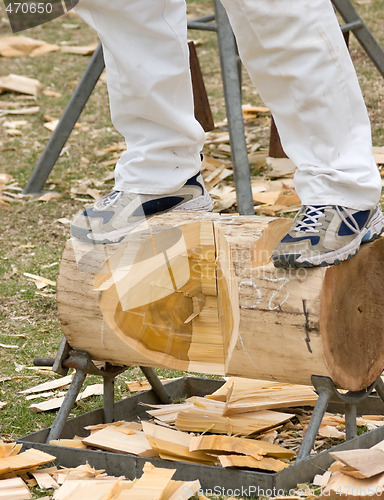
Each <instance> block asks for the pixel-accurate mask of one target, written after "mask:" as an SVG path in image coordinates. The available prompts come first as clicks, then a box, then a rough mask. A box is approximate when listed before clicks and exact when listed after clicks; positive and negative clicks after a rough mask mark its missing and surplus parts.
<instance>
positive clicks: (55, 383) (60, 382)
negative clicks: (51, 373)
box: [20, 373, 74, 394]
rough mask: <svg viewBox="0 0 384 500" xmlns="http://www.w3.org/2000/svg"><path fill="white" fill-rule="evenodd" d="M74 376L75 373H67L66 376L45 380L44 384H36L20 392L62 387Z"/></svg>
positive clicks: (28, 392)
mask: <svg viewBox="0 0 384 500" xmlns="http://www.w3.org/2000/svg"><path fill="white" fill-rule="evenodd" d="M73 377H74V373H73V374H71V375H67V376H66V377H62V378H59V379H56V380H50V381H49V382H44V383H42V384H38V385H34V386H33V387H30V388H29V389H25V390H24V391H20V394H35V393H39V392H44V391H50V390H52V389H61V388H62V387H66V386H68V385H69V384H70V383H71V382H72V380H73Z"/></svg>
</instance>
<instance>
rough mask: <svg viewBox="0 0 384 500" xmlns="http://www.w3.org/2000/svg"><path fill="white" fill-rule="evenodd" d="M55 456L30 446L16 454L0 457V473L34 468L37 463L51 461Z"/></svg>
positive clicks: (41, 463) (42, 463)
mask: <svg viewBox="0 0 384 500" xmlns="http://www.w3.org/2000/svg"><path fill="white" fill-rule="evenodd" d="M55 458H56V457H54V456H53V455H49V454H48V453H44V452H43V451H40V450H35V449H33V448H31V449H29V450H27V451H24V452H23V453H19V454H18V455H12V456H9V457H6V458H0V474H1V475H3V474H7V473H9V472H16V471H21V470H29V469H35V468H36V467H38V466H39V465H44V464H47V463H50V462H52V461H53V460H55Z"/></svg>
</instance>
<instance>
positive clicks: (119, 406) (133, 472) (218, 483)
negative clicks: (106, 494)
mask: <svg viewBox="0 0 384 500" xmlns="http://www.w3.org/2000/svg"><path fill="white" fill-rule="evenodd" d="M222 384H223V381H219V380H212V379H202V378H197V377H183V378H180V379H176V380H175V381H172V382H169V383H167V384H165V389H166V391H167V393H168V394H169V395H170V397H171V398H172V399H179V398H182V397H190V396H194V395H196V396H205V395H206V394H208V393H212V392H213V391H215V390H217V389H218V388H219V387H220V386H221V385H222ZM158 402H159V399H158V396H157V395H156V393H155V392H154V391H153V390H150V391H145V392H142V393H139V394H136V395H134V396H132V397H130V398H126V399H123V400H121V401H119V402H117V403H115V417H116V419H117V420H123V419H124V420H137V419H138V418H140V419H145V418H147V417H148V416H147V414H146V412H145V408H146V407H145V406H144V405H143V404H142V403H147V404H156V403H158ZM331 407H332V411H335V412H340V411H342V410H343V405H342V404H341V403H340V401H339V402H335V403H331V405H330V407H329V409H330V408H331ZM383 408H384V407H383V403H382V401H381V399H380V398H377V397H373V396H368V398H367V399H366V400H365V401H361V400H359V401H358V402H357V403H356V410H357V413H358V414H359V415H361V414H380V413H383ZM103 418H104V411H103V409H99V410H94V411H92V412H88V413H85V414H83V415H81V416H79V417H76V418H73V419H70V420H68V421H67V422H66V423H65V425H64V428H63V433H62V437H63V438H71V437H73V436H75V435H80V436H82V435H84V427H85V426H87V425H94V424H98V423H100V422H102V421H103ZM49 431H50V429H49V428H47V429H43V430H40V431H38V432H35V433H33V434H29V435H27V436H24V437H23V438H20V439H19V440H18V442H20V443H22V444H23V446H24V448H32V447H33V448H36V449H39V450H42V451H45V452H47V453H50V454H51V455H54V456H56V462H57V464H60V465H62V466H64V467H76V466H77V465H81V464H84V463H85V462H86V461H87V462H88V463H89V464H90V465H92V466H93V467H95V468H97V469H105V470H106V472H107V473H108V474H113V475H115V476H122V475H123V476H127V477H129V478H132V479H133V478H134V477H140V475H141V474H142V469H143V466H144V463H145V462H148V461H149V462H151V463H153V465H155V466H156V467H163V468H164V467H165V468H172V469H176V473H175V476H174V479H177V480H184V481H189V480H194V479H199V480H200V483H201V487H202V489H204V490H207V489H213V488H215V487H219V488H222V489H224V490H225V491H226V492H228V490H231V489H232V490H234V489H235V488H240V489H241V488H243V491H242V493H241V496H242V497H247V496H252V497H258V496H260V495H263V496H276V495H278V496H280V495H281V494H282V490H285V491H287V490H288V489H290V488H295V487H296V486H297V484H299V483H305V482H310V481H312V479H313V477H314V476H315V474H322V473H323V472H325V471H326V470H327V468H328V467H329V466H330V465H331V463H332V462H333V461H334V459H333V458H332V457H331V456H330V454H329V451H335V452H336V451H341V450H348V449H356V448H369V447H371V446H373V445H374V444H376V443H377V442H379V441H381V440H383V439H384V427H379V428H378V429H376V430H373V431H369V432H367V433H365V434H363V435H361V436H358V437H355V438H352V439H350V440H348V441H346V442H344V443H342V444H340V445H338V446H335V447H333V448H331V449H330V450H326V451H323V452H320V453H317V454H315V455H312V456H306V457H305V458H303V459H302V460H301V461H296V463H294V464H293V465H291V466H290V467H288V468H287V469H284V470H282V471H280V472H277V473H268V472H265V473H263V472H254V471H249V470H244V469H224V468H221V467H214V466H208V465H198V464H189V463H184V462H174V461H171V460H160V459H155V458H146V457H145V458H144V457H137V456H134V455H127V454H121V453H112V452H103V451H93V450H81V449H74V448H66V447H62V446H53V445H50V444H47V443H46V441H47V436H48V434H49ZM267 489H272V490H273V491H274V492H271V493H270V494H268V493H267V494H266V490H267ZM278 490H280V491H278ZM263 492H264V493H263ZM206 494H208V495H209V493H208V492H206ZM212 494H214V493H212ZM215 496H217V492H216V493H215ZM232 496H233V495H232ZM236 496H239V495H236Z"/></svg>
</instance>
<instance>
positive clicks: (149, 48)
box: [71, 0, 212, 243]
mask: <svg viewBox="0 0 384 500" xmlns="http://www.w3.org/2000/svg"><path fill="white" fill-rule="evenodd" d="M76 10H77V12H78V13H79V14H80V16H82V17H83V19H84V20H85V21H86V22H87V23H88V24H90V25H91V26H92V27H93V28H94V29H95V30H96V31H97V33H98V35H99V37H100V39H101V41H102V44H103V51H104V59H105V65H106V72H107V85H108V92H109V99H110V108H111V117H112V122H113V124H114V126H115V127H116V129H117V130H118V131H119V132H120V133H121V134H122V135H123V137H124V139H125V141H126V144H127V149H126V151H125V152H124V153H123V154H122V156H121V158H120V159H119V160H118V162H117V165H116V169H115V191H114V192H113V193H112V194H111V195H110V196H107V197H104V198H103V199H102V200H100V201H99V202H96V203H95V205H94V207H92V208H90V209H88V210H87V211H85V212H83V213H81V214H78V215H77V216H76V217H75V219H74V220H73V221H72V226H71V228H72V234H73V236H75V237H77V238H79V239H85V240H87V241H89V240H92V241H96V242H106V243H109V242H112V241H116V239H121V237H123V236H124V235H125V234H127V233H128V232H129V231H130V230H131V229H132V226H133V225H137V223H138V221H139V220H140V217H141V218H143V216H148V215H153V214H156V213H159V212H162V211H166V210H170V209H173V208H176V207H178V208H183V209H192V210H209V209H212V202H211V200H210V198H209V196H208V194H207V193H206V191H205V190H204V186H203V182H202V178H201V176H199V175H198V173H199V170H200V166H201V158H200V151H201V149H202V146H203V143H204V139H205V133H204V131H203V129H202V127H201V126H200V124H199V123H198V121H197V120H196V119H195V116H194V102H193V92H192V84H191V77H190V69H189V50H188V43H187V22H186V5H185V0H111V1H110V2H105V1H104V0H80V2H79V4H78V6H77V7H76ZM135 194H140V197H139V198H137V197H135V196H134V195H135ZM196 200H197V201H196ZM106 211H107V212H108V217H107V216H106ZM107 219H108V220H107Z"/></svg>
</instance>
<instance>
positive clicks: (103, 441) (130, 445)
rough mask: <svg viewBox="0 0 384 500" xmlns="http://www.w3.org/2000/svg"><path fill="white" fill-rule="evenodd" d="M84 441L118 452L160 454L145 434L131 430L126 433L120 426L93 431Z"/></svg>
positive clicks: (94, 446) (150, 455)
mask: <svg viewBox="0 0 384 500" xmlns="http://www.w3.org/2000/svg"><path fill="white" fill-rule="evenodd" d="M83 443H84V444H86V445H87V446H92V447H93V448H100V449H102V450H109V451H115V452H118V453H132V454H134V455H138V456H140V457H157V456H158V454H157V453H156V451H155V450H153V449H152V447H151V445H150V444H149V442H148V440H147V438H146V436H145V434H144V433H143V432H140V431H133V430H132V431H131V434H130V435H128V434H125V433H123V432H120V431H119V427H115V426H111V427H106V428H105V429H102V430H100V431H97V432H94V433H92V434H91V435H90V436H89V437H87V438H85V439H83Z"/></svg>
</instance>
